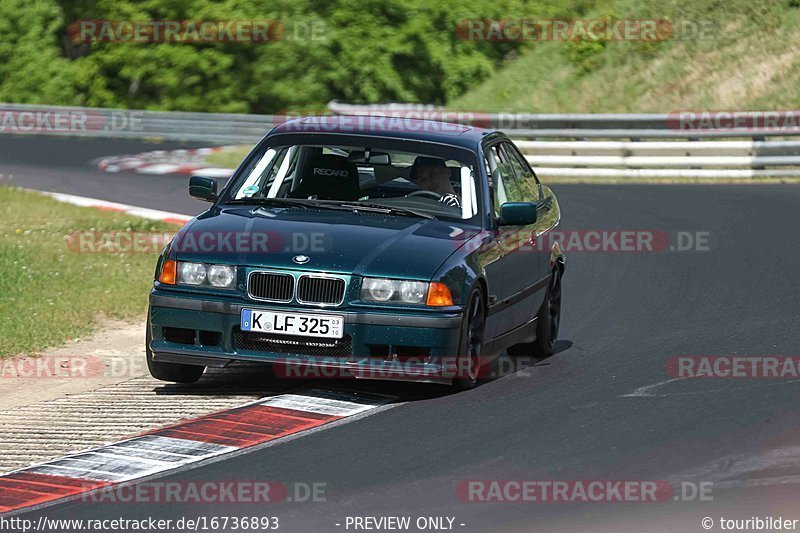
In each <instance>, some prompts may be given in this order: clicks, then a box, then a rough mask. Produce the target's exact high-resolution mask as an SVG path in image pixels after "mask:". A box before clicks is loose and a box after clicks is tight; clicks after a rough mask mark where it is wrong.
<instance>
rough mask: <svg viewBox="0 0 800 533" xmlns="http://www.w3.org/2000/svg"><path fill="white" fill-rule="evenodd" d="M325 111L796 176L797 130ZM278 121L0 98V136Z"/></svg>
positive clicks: (251, 139) (254, 128)
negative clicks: (444, 122) (461, 125)
mask: <svg viewBox="0 0 800 533" xmlns="http://www.w3.org/2000/svg"><path fill="white" fill-rule="evenodd" d="M328 107H329V110H330V112H332V113H333V114H348V115H364V114H371V115H384V114H385V115H389V116H395V117H400V118H404V117H433V118H436V117H437V116H441V117H443V118H445V119H449V118H451V117H454V116H457V117H459V119H460V120H466V121H468V122H469V123H470V124H474V125H478V126H481V127H491V128H496V129H500V130H502V131H505V132H506V133H508V134H509V135H510V136H512V137H514V138H515V139H517V144H518V145H519V147H520V148H521V149H522V151H523V153H525V154H526V156H527V158H528V160H529V161H530V162H531V164H532V165H533V166H534V168H535V169H536V170H537V172H538V173H539V174H541V175H542V176H570V177H593V176H598V177H619V178H627V177H636V178H671V177H699V178H708V177H720V178H751V177H763V176H772V177H793V176H800V140H792V139H791V138H792V137H797V138H800V127H797V128H772V129H747V128H727V129H711V128H696V129H691V128H688V129H682V128H676V118H675V117H676V115H675V114H625V115H622V114H620V115H617V114H508V113H492V114H488V113H456V112H448V111H444V110H442V109H440V108H436V107H435V106H429V105H417V104H388V105H372V106H356V105H349V104H343V103H339V102H331V103H330V104H329V105H328ZM790 113H791V112H790ZM773 114H778V112H773ZM784 114H785V112H784ZM799 115H800V114H799ZM284 118H285V117H284V116H280V117H278V116H271V115H238V114H220V113H190V112H165V111H139V110H122V109H100V108H81V107H65V106H37V105H25V104H0V134H11V135H66V136H82V137H121V138H140V139H143V138H154V139H166V140H177V141H194V142H202V143H208V144H209V145H212V146H219V145H227V144H253V143H255V142H257V141H258V140H259V139H260V138H261V137H262V136H263V135H264V134H265V133H266V132H267V131H269V129H271V128H272V127H273V126H274V125H275V124H276V123H277V122H280V121H282V120H283V119H284ZM767 138H770V139H771V140H766V139H767ZM786 138H789V139H788V140H787V139H786ZM665 139H668V140H665Z"/></svg>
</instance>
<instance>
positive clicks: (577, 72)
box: [448, 0, 800, 113]
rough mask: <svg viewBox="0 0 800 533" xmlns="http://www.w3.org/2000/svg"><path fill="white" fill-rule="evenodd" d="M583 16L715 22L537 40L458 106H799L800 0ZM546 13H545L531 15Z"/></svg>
mask: <svg viewBox="0 0 800 533" xmlns="http://www.w3.org/2000/svg"><path fill="white" fill-rule="evenodd" d="M591 4H592V5H594V6H595V7H594V8H593V9H592V10H590V11H589V12H588V13H586V14H583V15H580V18H584V19H585V18H607V17H609V16H611V17H613V18H617V19H624V18H659V19H666V20H670V21H671V22H673V23H677V21H710V22H711V24H712V27H713V29H714V30H713V31H712V32H711V33H710V34H708V36H709V37H710V38H706V39H680V40H678V39H669V40H664V41H659V42H652V43H645V42H607V43H594V42H545V43H531V44H530V45H528V46H527V47H526V48H524V49H523V52H522V54H520V55H519V57H518V58H516V59H513V60H509V61H508V62H507V64H506V66H505V67H504V68H502V69H501V70H500V71H498V72H497V73H496V74H495V75H494V76H493V77H491V78H489V79H488V80H487V81H485V82H483V83H482V84H480V85H478V86H477V87H476V88H475V89H474V90H472V91H471V92H468V93H466V94H464V95H463V96H461V97H459V98H457V99H455V100H453V101H451V102H449V105H448V107H450V108H451V109H456V110H467V111H485V112H492V111H494V112H511V113H513V112H529V113H635V112H653V113H655V112H664V113H669V112H672V111H677V110H692V109H716V110H730V109H796V108H797V105H798V103H800V89H798V87H800V46H798V42H800V2H797V0H759V1H758V2H753V1H752V0H730V1H723V0H597V1H595V2H591ZM531 17H532V18H535V17H536V14H535V13H532V14H531Z"/></svg>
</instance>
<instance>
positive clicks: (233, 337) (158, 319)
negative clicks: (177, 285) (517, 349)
mask: <svg viewBox="0 0 800 533" xmlns="http://www.w3.org/2000/svg"><path fill="white" fill-rule="evenodd" d="M243 308H249V309H267V310H275V311H284V312H286V311H296V312H302V313H318V314H333V315H341V316H344V324H345V326H344V335H345V338H344V339H342V341H341V342H340V341H328V340H327V339H317V340H318V341H321V342H320V343H319V344H326V343H328V342H331V343H333V342H335V343H336V344H337V346H336V347H330V348H326V347H323V348H319V347H318V346H317V347H314V346H313V345H312V346H309V345H306V344H304V343H303V342H300V343H297V342H295V340H294V339H293V338H291V337H284V338H283V339H278V340H275V338H276V336H270V335H265V334H255V336H252V335H253V334H244V333H242V332H241V331H239V326H240V316H241V310H242V309H243ZM461 323H462V314H461V313H460V312H447V313H430V312H428V313H417V314H411V313H409V312H408V311H406V310H392V309H389V310H386V311H375V310H370V311H361V310H353V309H348V310H338V309H337V310H330V309H316V308H307V307H291V308H287V307H286V306H273V305H270V304H268V303H255V302H254V303H250V302H244V301H241V300H238V301H237V300H236V299H233V298H214V297H209V296H208V295H204V296H202V297H201V296H198V295H193V294H187V295H183V294H176V293H173V292H170V291H164V290H159V289H153V291H152V292H151V294H150V318H149V323H148V327H149V328H150V332H151V339H152V340H151V342H150V350H151V351H152V353H153V360H154V361H160V362H173V363H183V364H194V365H203V366H210V367H224V366H226V365H228V364H229V363H230V362H232V361H257V362H263V363H272V364H273V368H274V369H275V370H276V374H278V375H280V376H282V377H286V378H297V379H310V378H318V377H319V378H337V377H341V378H363V379H384V380H393V381H421V382H434V383H449V382H451V381H452V378H453V377H454V376H455V374H456V354H457V352H458V347H459V340H460V332H461ZM176 331H177V332H179V333H181V335H179V337H180V338H179V339H176V338H175V336H176V335H175V334H174V332H176ZM245 337H246V339H245ZM253 339H258V342H255V341H254V340H253ZM262 339H271V341H272V342H270V340H267V341H265V342H262V341H261V340H262ZM176 340H178V341H180V342H176ZM279 341H280V342H288V343H289V344H288V345H287V344H283V345H277V348H278V349H273V348H274V347H276V345H275V344H273V342H279ZM334 352H335V353H334Z"/></svg>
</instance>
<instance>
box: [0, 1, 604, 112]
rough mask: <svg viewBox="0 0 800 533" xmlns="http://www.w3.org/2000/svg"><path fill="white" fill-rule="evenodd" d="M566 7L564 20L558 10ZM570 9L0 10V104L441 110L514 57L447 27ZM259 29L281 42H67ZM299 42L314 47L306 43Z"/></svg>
mask: <svg viewBox="0 0 800 533" xmlns="http://www.w3.org/2000/svg"><path fill="white" fill-rule="evenodd" d="M590 3H592V1H591V0H586V1H585V2H578V4H580V6H582V5H583V4H590ZM567 4H570V5H571V6H572V7H570V8H565V7H559V6H560V5H567ZM580 6H579V7H575V2H574V1H569V2H568V1H566V0H563V1H559V2H546V0H499V1H498V0H472V1H471V2H461V1H457V0H333V1H331V0H270V1H267V2H263V1H258V0H223V1H213V0H145V1H134V0H77V1H62V2H56V1H54V0H0V101H5V102H21V103H43V104H64V105H88V106H101V107H122V108H139V109H167V110H188V111H219V112H236V113H241V112H253V113H270V112H276V111H280V110H285V109H309V108H317V107H320V106H322V105H324V104H325V103H326V102H328V101H329V100H331V99H340V100H344V101H347V102H357V103H367V102H386V101H405V102H425V103H434V104H442V103H444V102H446V101H448V100H450V99H452V98H454V97H456V96H458V95H460V94H462V93H464V92H465V91H466V90H467V89H468V88H469V87H471V86H474V85H476V84H477V83H478V82H480V81H482V80H484V79H486V78H487V77H489V76H490V75H491V74H492V73H493V72H494V71H495V70H496V69H497V68H498V67H499V65H500V64H501V63H502V62H503V60H504V58H507V57H508V56H509V54H514V53H515V49H516V48H518V47H519V44H518V43H512V42H487V41H470V40H464V39H462V38H459V36H458V35H457V32H456V28H457V25H458V24H459V21H463V20H465V19H475V18H494V19H498V18H513V17H524V16H537V17H547V16H573V15H575V14H576V13H577V14H580V11H582V7H580ZM265 19H266V20H273V21H280V25H281V26H282V28H283V29H284V33H283V35H282V38H281V39H279V40H274V41H271V42H266V43H264V42H262V43H249V42H203V43H196V42H157V43H151V42H108V41H103V40H97V39H95V40H91V41H90V42H81V41H80V39H75V38H74V37H75V36H74V35H72V36H71V35H70V34H69V28H70V25H71V24H72V23H74V22H75V21H78V20H113V21H120V20H138V21H143V20H173V21H213V20H224V21H232V20H265ZM311 28H313V30H314V32H315V33H314V34H313V35H314V38H308V35H310V34H311V31H310V29H311ZM306 29H308V30H309V31H308V32H307V33H305V34H304V31H305V30H306ZM71 37H72V38H71Z"/></svg>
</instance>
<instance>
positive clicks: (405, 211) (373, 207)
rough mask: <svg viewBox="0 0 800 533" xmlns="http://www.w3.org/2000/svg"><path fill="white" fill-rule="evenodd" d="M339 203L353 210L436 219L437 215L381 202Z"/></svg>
mask: <svg viewBox="0 0 800 533" xmlns="http://www.w3.org/2000/svg"><path fill="white" fill-rule="evenodd" d="M338 205H340V206H341V207H344V208H346V209H352V210H353V211H370V212H373V213H395V214H398V215H411V216H414V217H420V218H427V219H429V220H436V217H435V216H433V215H431V214H430V213H426V212H424V211H418V210H416V209H409V208H407V207H394V206H388V205H381V204H348V203H341V204H338Z"/></svg>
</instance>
